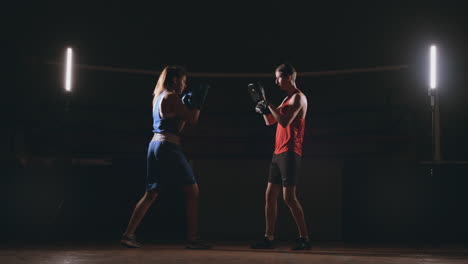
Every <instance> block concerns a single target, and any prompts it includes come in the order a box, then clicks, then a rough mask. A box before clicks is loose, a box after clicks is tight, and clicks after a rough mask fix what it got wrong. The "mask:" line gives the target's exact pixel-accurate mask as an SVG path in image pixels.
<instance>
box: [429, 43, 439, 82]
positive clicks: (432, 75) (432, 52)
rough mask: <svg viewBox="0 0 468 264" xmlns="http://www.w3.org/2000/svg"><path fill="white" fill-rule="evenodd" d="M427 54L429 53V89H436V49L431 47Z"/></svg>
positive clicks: (433, 46)
mask: <svg viewBox="0 0 468 264" xmlns="http://www.w3.org/2000/svg"><path fill="white" fill-rule="evenodd" d="M429 53H430V60H431V66H430V81H429V87H430V88H431V89H436V88H437V49H436V46H435V45H432V46H431V48H430V50H429Z"/></svg>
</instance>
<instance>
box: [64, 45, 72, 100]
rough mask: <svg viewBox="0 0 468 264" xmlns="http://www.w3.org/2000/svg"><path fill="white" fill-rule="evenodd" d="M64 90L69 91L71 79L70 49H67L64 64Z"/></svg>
mask: <svg viewBox="0 0 468 264" xmlns="http://www.w3.org/2000/svg"><path fill="white" fill-rule="evenodd" d="M65 65H66V66H65V67H66V68H65V90H67V91H68V92H70V91H71V89H72V87H71V79H72V49H71V48H67V62H66V64H65Z"/></svg>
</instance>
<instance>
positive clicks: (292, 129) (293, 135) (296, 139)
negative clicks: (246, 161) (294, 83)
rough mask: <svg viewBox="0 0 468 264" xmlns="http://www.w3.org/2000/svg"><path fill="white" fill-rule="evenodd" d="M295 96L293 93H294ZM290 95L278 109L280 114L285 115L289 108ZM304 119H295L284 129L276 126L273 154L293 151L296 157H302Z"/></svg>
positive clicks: (278, 125)
mask: <svg viewBox="0 0 468 264" xmlns="http://www.w3.org/2000/svg"><path fill="white" fill-rule="evenodd" d="M294 94H295V93H294ZM294 94H292V95H291V96H290V97H289V98H288V99H286V101H284V103H283V105H281V107H280V109H279V110H280V113H281V114H283V115H284V114H285V112H286V110H287V108H288V107H290V106H289V101H290V100H291V97H292V96H293V95H294ZM304 129H305V119H304V118H299V117H296V118H294V120H293V121H292V122H291V124H289V125H288V126H286V127H283V126H281V125H280V124H279V123H278V124H277V126H276V139H275V152H274V153H275V154H281V153H283V152H286V151H294V152H295V153H296V154H297V155H299V156H302V142H303V141H304Z"/></svg>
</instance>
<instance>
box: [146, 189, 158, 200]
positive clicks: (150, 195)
mask: <svg viewBox="0 0 468 264" xmlns="http://www.w3.org/2000/svg"><path fill="white" fill-rule="evenodd" d="M156 197H158V193H157V192H155V191H150V192H147V193H146V194H145V201H146V202H149V203H153V202H154V200H156Z"/></svg>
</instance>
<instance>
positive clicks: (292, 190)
mask: <svg viewBox="0 0 468 264" xmlns="http://www.w3.org/2000/svg"><path fill="white" fill-rule="evenodd" d="M283 199H284V202H285V203H286V205H287V206H288V207H289V210H291V213H292V215H293V217H294V221H295V222H296V225H297V229H298V230H299V236H300V237H304V238H308V237H309V235H308V231H307V226H306V223H305V220H304V211H303V210H302V206H301V204H300V203H299V201H298V200H297V197H296V186H295V185H291V186H285V187H283Z"/></svg>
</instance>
